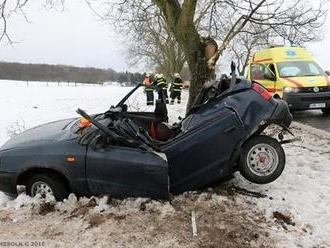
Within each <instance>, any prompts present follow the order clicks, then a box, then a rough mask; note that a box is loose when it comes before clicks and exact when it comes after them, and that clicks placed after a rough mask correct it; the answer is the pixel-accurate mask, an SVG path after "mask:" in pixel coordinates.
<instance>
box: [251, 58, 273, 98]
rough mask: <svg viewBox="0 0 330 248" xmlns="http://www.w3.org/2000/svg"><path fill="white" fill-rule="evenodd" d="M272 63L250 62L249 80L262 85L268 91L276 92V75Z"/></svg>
mask: <svg viewBox="0 0 330 248" xmlns="http://www.w3.org/2000/svg"><path fill="white" fill-rule="evenodd" d="M274 70H275V68H274V65H273V64H269V65H265V64H252V65H251V71H250V73H251V80H252V81H255V82H257V83H259V84H261V85H262V86H264V87H265V88H266V89H267V90H268V91H269V92H272V93H274V92H276V75H275V73H274Z"/></svg>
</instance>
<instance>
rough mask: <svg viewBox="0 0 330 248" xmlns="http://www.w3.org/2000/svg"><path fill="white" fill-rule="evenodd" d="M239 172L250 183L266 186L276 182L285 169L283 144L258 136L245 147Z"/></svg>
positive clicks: (240, 160)
mask: <svg viewBox="0 0 330 248" xmlns="http://www.w3.org/2000/svg"><path fill="white" fill-rule="evenodd" d="M238 166H239V171H240V173H241V174H242V176H243V177H244V178H245V179H247V180H249V181H250V182H253V183H257V184H266V183H271V182H273V181H275V180H276V179H277V178H278V177H279V176H280V175H281V174H282V172H283V170H284V167H285V153H284V150H283V148H282V146H281V144H280V143H279V142H278V141H277V140H276V139H273V138H271V137H268V136H256V137H252V138H251V139H249V140H248V141H247V142H246V143H245V144H244V145H243V150H242V156H241V157H240V159H239V164H238Z"/></svg>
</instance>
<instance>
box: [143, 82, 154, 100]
mask: <svg viewBox="0 0 330 248" xmlns="http://www.w3.org/2000/svg"><path fill="white" fill-rule="evenodd" d="M143 85H144V87H145V89H144V90H145V92H146V95H147V105H154V87H153V85H152V79H151V77H145V78H144V80H143Z"/></svg>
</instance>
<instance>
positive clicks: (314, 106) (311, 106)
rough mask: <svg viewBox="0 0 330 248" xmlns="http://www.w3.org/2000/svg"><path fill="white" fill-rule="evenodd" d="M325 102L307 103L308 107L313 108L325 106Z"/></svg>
mask: <svg viewBox="0 0 330 248" xmlns="http://www.w3.org/2000/svg"><path fill="white" fill-rule="evenodd" d="M325 107H326V104H325V103H311V104H309V108H310V109H313V108H325Z"/></svg>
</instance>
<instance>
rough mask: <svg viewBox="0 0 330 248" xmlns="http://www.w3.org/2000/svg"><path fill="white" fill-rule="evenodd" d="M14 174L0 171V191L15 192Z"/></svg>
mask: <svg viewBox="0 0 330 248" xmlns="http://www.w3.org/2000/svg"><path fill="white" fill-rule="evenodd" d="M15 178H16V175H15V174H14V173H8V172H3V171H0V191H3V192H6V193H9V194H16V193H17V189H16V183H15Z"/></svg>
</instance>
